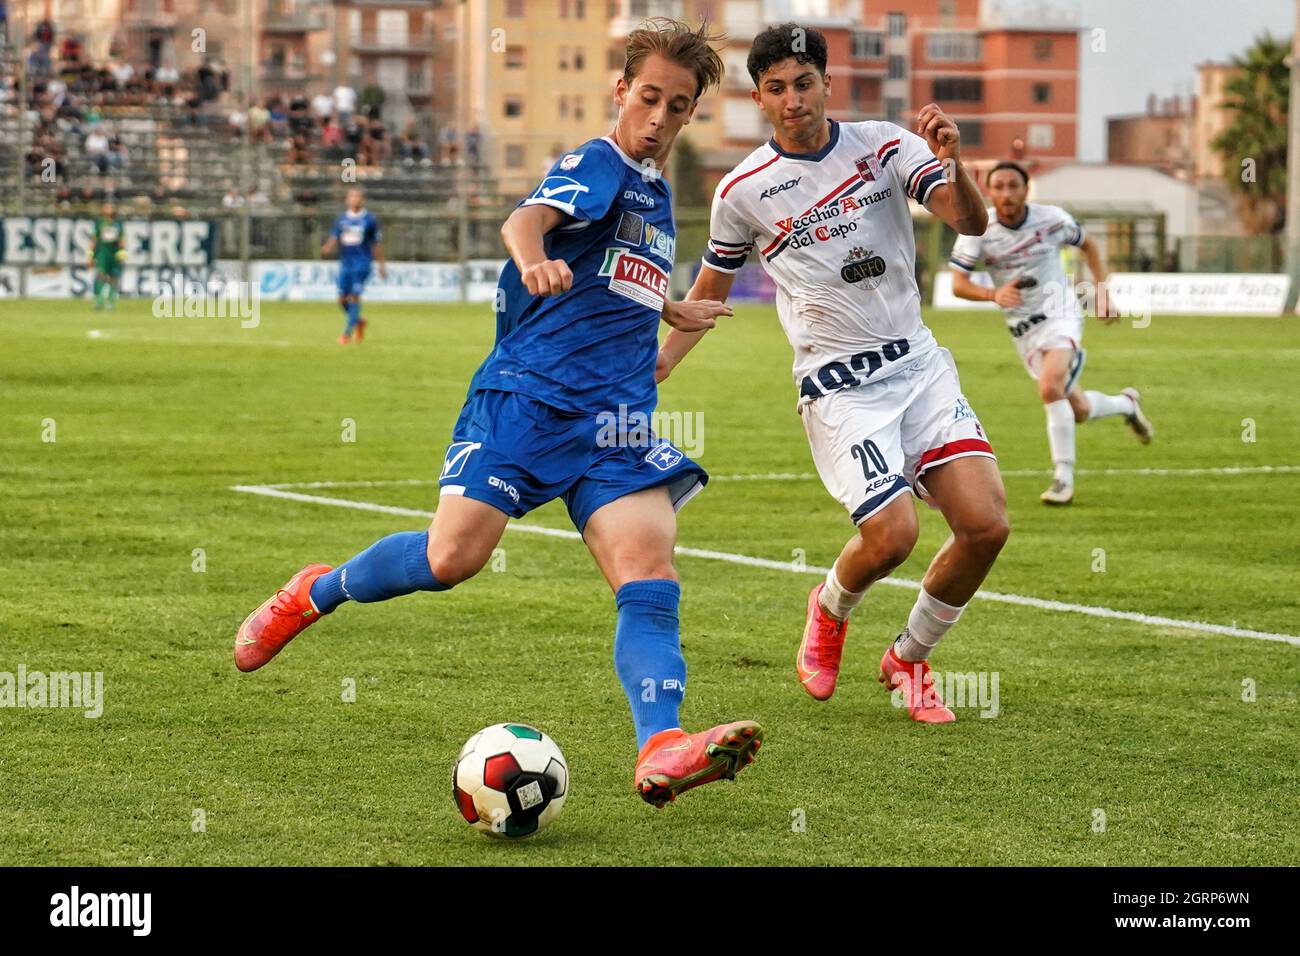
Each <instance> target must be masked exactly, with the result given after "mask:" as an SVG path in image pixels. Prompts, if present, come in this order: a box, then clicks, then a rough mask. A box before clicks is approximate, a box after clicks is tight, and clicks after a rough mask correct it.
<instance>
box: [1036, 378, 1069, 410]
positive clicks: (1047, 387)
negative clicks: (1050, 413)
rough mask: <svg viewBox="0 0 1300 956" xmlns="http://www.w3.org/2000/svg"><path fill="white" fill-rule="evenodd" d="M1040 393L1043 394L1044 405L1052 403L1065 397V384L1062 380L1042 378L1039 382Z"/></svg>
mask: <svg viewBox="0 0 1300 956" xmlns="http://www.w3.org/2000/svg"><path fill="white" fill-rule="evenodd" d="M1038 394H1039V395H1040V396H1042V399H1043V404H1044V405H1050V404H1051V403H1052V402H1059V401H1060V400H1061V399H1063V398H1065V386H1064V385H1062V384H1061V383H1060V382H1054V381H1048V380H1046V379H1042V380H1040V381H1039V383H1038Z"/></svg>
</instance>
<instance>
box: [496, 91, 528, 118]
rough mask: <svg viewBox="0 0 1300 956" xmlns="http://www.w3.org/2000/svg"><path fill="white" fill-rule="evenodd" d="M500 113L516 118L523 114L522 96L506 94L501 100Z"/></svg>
mask: <svg viewBox="0 0 1300 956" xmlns="http://www.w3.org/2000/svg"><path fill="white" fill-rule="evenodd" d="M501 115H503V116H505V117H506V118H508V119H517V118H518V117H520V116H523V115H524V98H523V97H522V96H507V97H506V98H505V99H504V100H502V104H501Z"/></svg>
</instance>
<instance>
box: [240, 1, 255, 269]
mask: <svg viewBox="0 0 1300 956" xmlns="http://www.w3.org/2000/svg"><path fill="white" fill-rule="evenodd" d="M242 8H243V20H244V22H243V23H242V24H241V26H243V28H244V83H243V86H244V141H243V142H242V143H241V144H240V148H239V165H240V172H241V174H242V175H241V176H240V177H239V178H240V180H241V188H242V190H243V193H244V201H243V202H242V203H240V205H239V274H240V278H241V279H242V280H243V281H244V282H245V283H247V284H248V285H249V286H251V285H252V282H253V275H252V264H251V263H250V262H249V257H250V247H251V246H252V231H253V224H252V221H251V219H250V218H249V217H250V216H251V215H252V205H253V191H252V189H251V188H250V186H251V185H252V183H251V180H252V169H253V155H252V143H253V123H252V118H251V116H252V112H253V74H254V72H255V70H254V67H253V57H254V56H255V52H254V50H253V4H251V3H244V4H242Z"/></svg>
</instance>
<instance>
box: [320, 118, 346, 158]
mask: <svg viewBox="0 0 1300 956" xmlns="http://www.w3.org/2000/svg"><path fill="white" fill-rule="evenodd" d="M320 145H321V154H322V155H323V156H324V157H325V159H327V160H329V161H330V162H337V161H338V160H340V159H342V158H343V149H342V147H343V127H342V126H340V125H339V124H338V121H337V120H336V119H335V118H334V117H333V116H330V117H328V118H327V119H326V120H325V128H324V129H322V130H321V134H320Z"/></svg>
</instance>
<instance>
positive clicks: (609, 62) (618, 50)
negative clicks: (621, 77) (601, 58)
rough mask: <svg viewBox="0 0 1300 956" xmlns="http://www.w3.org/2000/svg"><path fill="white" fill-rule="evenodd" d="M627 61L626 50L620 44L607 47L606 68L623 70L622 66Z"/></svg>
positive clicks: (620, 71)
mask: <svg viewBox="0 0 1300 956" xmlns="http://www.w3.org/2000/svg"><path fill="white" fill-rule="evenodd" d="M626 62H627V51H626V50H625V49H624V48H623V47H621V46H612V47H610V48H609V55H608V56H607V57H606V58H605V68H606V69H607V70H617V71H618V72H619V73H622V72H623V66H624V64H625V63H626Z"/></svg>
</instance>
